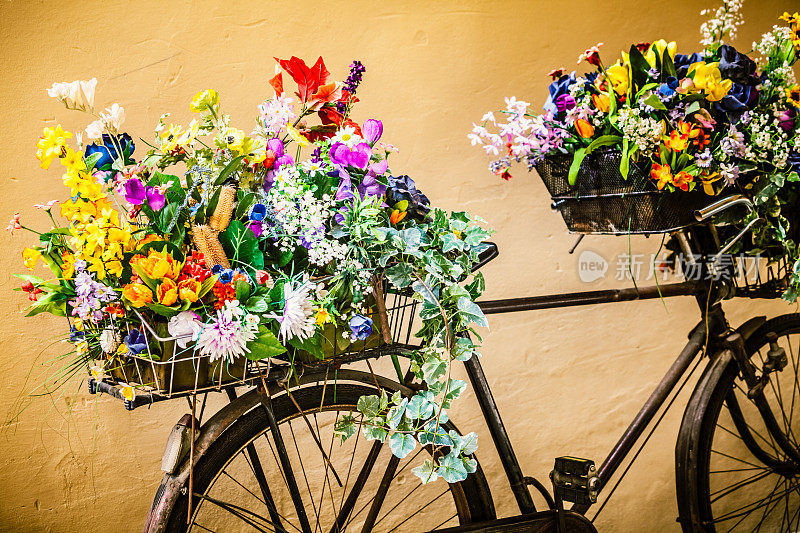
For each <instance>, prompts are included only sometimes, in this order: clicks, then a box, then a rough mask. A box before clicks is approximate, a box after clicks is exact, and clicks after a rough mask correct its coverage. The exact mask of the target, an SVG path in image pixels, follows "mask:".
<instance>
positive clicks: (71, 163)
mask: <svg viewBox="0 0 800 533" xmlns="http://www.w3.org/2000/svg"><path fill="white" fill-rule="evenodd" d="M61 164H62V165H64V166H65V167H67V172H70V173H73V172H78V171H81V170H86V163H85V162H84V161H83V155H81V154H80V153H78V152H76V151H75V150H73V149H72V148H67V149H66V155H65V156H64V157H63V158H61Z"/></svg>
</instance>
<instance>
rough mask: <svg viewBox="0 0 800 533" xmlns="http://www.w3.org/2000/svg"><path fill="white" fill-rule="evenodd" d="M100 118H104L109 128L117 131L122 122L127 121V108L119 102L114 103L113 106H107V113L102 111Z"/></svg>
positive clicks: (114, 131)
mask: <svg viewBox="0 0 800 533" xmlns="http://www.w3.org/2000/svg"><path fill="white" fill-rule="evenodd" d="M100 118H102V119H103V122H104V123H105V125H106V127H107V128H108V129H109V130H111V131H112V132H113V133H117V132H118V131H119V128H120V127H121V126H122V123H123V122H125V110H124V109H123V108H122V107H121V106H120V105H119V104H117V103H113V104H111V107H108V108H106V112H105V113H100Z"/></svg>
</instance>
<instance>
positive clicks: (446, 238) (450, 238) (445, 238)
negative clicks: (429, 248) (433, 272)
mask: <svg viewBox="0 0 800 533" xmlns="http://www.w3.org/2000/svg"><path fill="white" fill-rule="evenodd" d="M463 249H464V241H462V240H461V239H459V238H458V237H456V236H455V234H454V233H445V234H444V235H442V251H443V252H444V253H447V252H450V251H452V250H458V251H459V252H460V251H461V250H463Z"/></svg>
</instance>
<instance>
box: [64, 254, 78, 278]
mask: <svg viewBox="0 0 800 533" xmlns="http://www.w3.org/2000/svg"><path fill="white" fill-rule="evenodd" d="M61 261H63V263H62V265H61V275H62V276H63V277H64V279H70V278H72V276H73V275H74V274H75V256H74V255H72V254H71V253H69V252H63V253H62V254H61Z"/></svg>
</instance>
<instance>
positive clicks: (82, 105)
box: [47, 78, 97, 111]
mask: <svg viewBox="0 0 800 533" xmlns="http://www.w3.org/2000/svg"><path fill="white" fill-rule="evenodd" d="M96 87H97V78H92V79H91V80H88V81H86V80H76V81H73V82H70V83H65V82H61V83H54V84H53V86H52V87H50V88H49V89H47V94H48V95H50V96H51V97H53V98H56V99H58V101H59V102H62V103H63V104H64V105H65V106H67V109H79V110H82V111H87V110H90V109H92V108H93V107H94V91H95V88H96Z"/></svg>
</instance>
